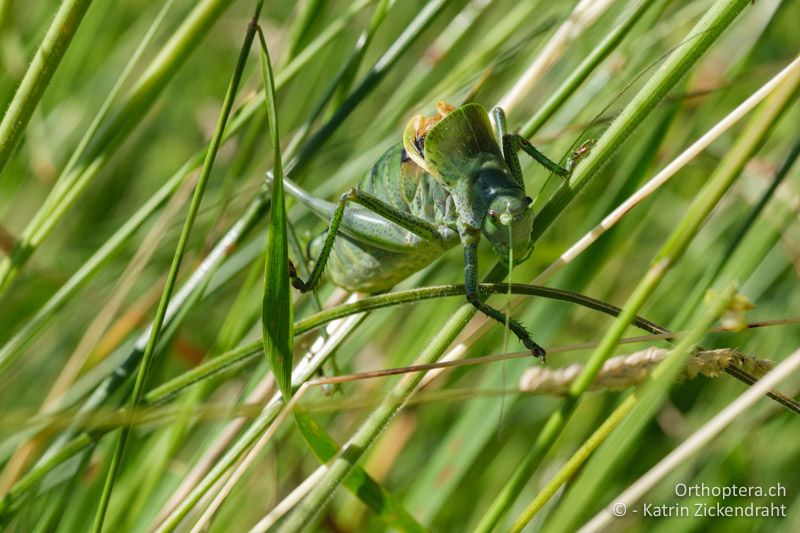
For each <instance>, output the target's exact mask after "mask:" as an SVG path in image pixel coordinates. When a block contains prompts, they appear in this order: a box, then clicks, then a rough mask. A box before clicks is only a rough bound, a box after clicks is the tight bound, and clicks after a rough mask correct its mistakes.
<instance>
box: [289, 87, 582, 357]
mask: <svg viewBox="0 0 800 533" xmlns="http://www.w3.org/2000/svg"><path fill="white" fill-rule="evenodd" d="M437 110H438V114H437V115H435V116H433V117H424V116H418V117H415V118H414V119H412V120H411V121H410V122H409V123H408V126H407V127H406V129H405V132H404V134H403V142H402V143H398V144H396V145H394V146H392V147H391V148H389V149H388V150H387V151H386V152H385V153H384V154H383V155H382V156H381V157H380V159H378V161H377V162H376V163H375V165H374V166H373V167H372V169H371V170H370V171H369V172H368V173H367V174H366V175H365V176H364V178H363V179H362V180H361V181H360V183H359V184H358V186H357V187H354V188H352V189H350V190H348V191H347V192H345V193H344V194H342V195H341V196H340V198H339V201H338V203H332V202H327V201H325V200H321V199H319V198H316V197H314V196H312V195H311V194H310V193H308V192H306V191H305V190H303V189H301V188H300V187H299V186H297V185H296V184H295V183H293V182H291V181H290V180H285V188H286V191H287V192H288V193H289V194H291V195H292V196H294V197H295V198H296V199H297V200H298V201H300V202H301V203H302V204H304V205H305V206H307V207H308V208H309V209H311V210H312V211H313V212H314V213H315V214H316V215H317V216H319V217H320V218H322V219H324V220H330V226H329V227H328V230H327V231H326V232H325V233H323V234H322V235H320V236H318V237H317V238H315V239H314V240H313V241H312V242H311V245H310V254H311V255H312V256H316V257H317V260H316V263H315V265H314V268H313V270H312V271H311V273H310V275H309V278H308V280H307V281H303V280H302V279H300V277H299V276H298V274H297V272H296V270H295V268H294V266H293V265H291V264H290V269H289V270H290V275H291V276H292V285H293V286H294V287H295V288H297V289H299V290H300V291H302V292H306V291H310V290H312V289H313V288H314V287H315V286H316V285H317V283H318V282H319V280H320V277H321V276H322V272H323V270H324V269H325V268H326V266H327V268H328V275H329V277H330V278H331V280H332V281H333V283H334V284H336V285H338V286H340V287H343V288H345V289H348V290H351V291H360V292H368V293H376V292H383V291H387V290H389V289H391V288H392V287H393V286H394V285H396V284H397V283H399V282H400V281H402V280H403V279H405V278H407V277H408V276H410V275H411V274H413V273H414V272H417V271H418V270H421V269H422V268H424V267H425V266H426V265H428V264H430V263H431V262H432V261H433V260H434V259H436V258H437V257H439V256H440V255H442V254H443V253H444V252H445V251H447V250H448V249H450V248H452V247H454V246H456V245H457V244H459V243H460V244H461V245H462V246H463V248H464V278H465V287H466V289H465V292H466V297H467V300H468V301H469V302H470V303H471V304H472V305H474V306H475V307H476V308H477V309H478V310H479V311H480V312H482V313H484V314H485V315H487V316H489V317H491V318H493V319H494V320H496V321H498V322H500V323H501V324H503V325H505V324H506V323H508V325H509V328H510V329H511V331H512V332H513V333H514V334H515V335H516V336H517V337H518V338H519V340H520V341H521V342H522V344H524V345H525V347H526V348H528V349H529V350H530V351H531V353H533V355H535V356H537V357H542V358H543V357H544V355H545V350H544V349H543V348H542V347H541V346H539V345H538V344H537V343H536V342H534V340H533V339H532V338H531V336H530V334H529V333H528V331H527V330H526V329H525V328H524V327H523V326H522V325H521V324H520V323H519V322H517V321H516V320H514V319H510V318H508V319H507V317H506V315H505V314H504V313H503V312H501V311H499V310H498V309H495V308H494V307H491V306H490V305H488V304H486V303H484V302H483V301H482V300H481V299H480V298H479V297H478V256H477V247H478V242H479V241H480V239H481V236H483V237H485V238H486V240H487V241H488V242H489V243H490V244H491V246H492V248H493V249H494V251H495V252H496V253H497V255H498V256H499V257H500V259H501V260H502V261H503V262H504V263H505V264H508V262H509V258H511V262H512V263H513V264H518V263H521V262H522V261H524V260H526V259H527V258H528V257H529V255H530V253H531V251H532V249H533V245H532V241H531V231H532V227H533V212H532V210H531V205H530V204H531V203H532V201H531V198H530V197H529V196H527V195H526V193H525V183H524V180H523V176H522V169H521V167H520V163H519V159H518V158H517V152H518V151H519V150H523V151H524V152H526V153H527V154H529V155H530V156H531V157H532V158H533V159H535V160H536V161H537V162H539V163H540V164H541V165H542V166H544V167H545V168H547V169H548V170H550V171H551V172H553V173H555V174H557V175H559V176H561V177H564V178H567V177H569V175H570V174H571V172H572V169H573V167H574V165H575V163H576V162H577V161H578V159H579V158H581V157H583V155H585V154H586V153H587V152H588V151H589V149H590V147H591V144H592V141H588V142H586V143H584V144H583V145H582V146H581V147H580V148H578V150H576V151H575V152H574V153H573V154H572V155H571V156H570V158H569V159H568V160H567V164H566V166H565V167H562V166H560V165H558V164H557V163H555V162H553V161H551V160H550V159H548V158H547V157H546V156H545V155H544V154H542V153H541V152H540V151H539V150H537V149H536V148H535V147H534V146H533V145H532V144H531V143H529V142H528V141H527V139H525V138H524V137H522V136H520V135H518V134H514V133H507V132H506V131H505V129H506V128H505V124H506V122H505V114H504V113H503V110H502V109H500V108H495V109H493V110H492V114H493V118H494V119H495V124H496V127H497V137H495V134H494V133H493V131H492V126H491V123H490V121H489V115H488V113H487V112H486V109H485V108H484V107H483V106H481V105H480V104H476V103H469V104H465V105H463V106H461V107H459V108H458V109H454V108H453V107H451V106H449V105H447V104H444V103H441V102H440V103H439V104H437ZM351 203H352V204H355V205H350V204H351Z"/></svg>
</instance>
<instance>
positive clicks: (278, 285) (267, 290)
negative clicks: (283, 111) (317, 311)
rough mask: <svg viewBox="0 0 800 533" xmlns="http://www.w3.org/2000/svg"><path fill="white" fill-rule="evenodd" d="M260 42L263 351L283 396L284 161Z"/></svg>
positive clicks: (286, 383) (287, 346)
mask: <svg viewBox="0 0 800 533" xmlns="http://www.w3.org/2000/svg"><path fill="white" fill-rule="evenodd" d="M258 39H259V42H260V43H261V73H262V76H263V77H264V87H265V88H266V91H267V99H266V105H267V113H268V114H269V129H270V136H271V137H272V149H273V152H274V154H275V161H274V163H273V170H272V172H273V175H274V179H273V180H272V215H271V218H270V225H269V233H268V234H267V250H266V254H265V257H266V266H265V271H264V304H263V307H262V313H261V324H262V329H263V334H264V337H263V342H264V355H266V357H267V361H268V362H269V364H270V366H271V367H272V372H273V374H275V381H276V382H277V383H278V388H279V389H280V391H281V393H282V394H283V397H284V398H285V399H286V400H288V399H289V398H291V397H292V347H293V345H294V339H293V333H292V292H291V290H292V289H291V286H290V284H289V245H288V241H287V236H286V202H285V199H284V196H283V165H282V163H281V146H280V138H279V137H278V112H277V108H276V105H275V83H274V80H273V77H272V65H271V64H270V60H269V51H268V50H267V42H266V40H265V39H264V33H263V32H262V31H261V29H259V30H258Z"/></svg>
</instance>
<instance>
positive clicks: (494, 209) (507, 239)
mask: <svg viewBox="0 0 800 533" xmlns="http://www.w3.org/2000/svg"><path fill="white" fill-rule="evenodd" d="M530 204H531V201H530V198H528V197H526V196H523V195H521V194H519V193H518V191H517V190H511V191H503V192H499V193H498V194H496V195H494V196H493V197H492V199H491V201H490V202H489V209H488V210H487V211H486V217H484V219H483V227H482V228H481V233H483V235H484V237H486V240H488V241H489V243H490V244H491V245H492V248H493V249H494V251H495V253H496V254H497V255H498V256H499V257H500V259H501V260H502V261H503V262H504V263H506V264H507V263H509V262H512V263H513V264H515V265H516V264H519V263H521V262H523V261H525V260H526V259H527V258H528V256H529V255H530V254H531V251H532V250H533V246H531V228H532V227H533V211H531V208H530Z"/></svg>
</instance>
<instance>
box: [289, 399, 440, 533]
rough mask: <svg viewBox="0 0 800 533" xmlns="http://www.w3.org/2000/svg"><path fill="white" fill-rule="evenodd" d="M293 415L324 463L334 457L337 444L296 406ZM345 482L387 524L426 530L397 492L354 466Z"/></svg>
mask: <svg viewBox="0 0 800 533" xmlns="http://www.w3.org/2000/svg"><path fill="white" fill-rule="evenodd" d="M294 419H295V422H297V427H298V429H299V430H300V433H301V434H302V435H303V438H304V439H305V441H306V443H307V444H308V446H309V447H310V448H311V449H312V450H313V452H314V454H315V455H316V456H317V458H318V459H319V460H320V461H322V462H323V463H326V462H328V461H329V460H331V459H333V457H334V456H336V454H337V453H338V452H339V449H340V448H339V445H338V444H337V443H336V441H335V440H333V438H332V437H331V436H330V435H328V433H327V432H326V431H325V430H324V429H323V428H322V426H320V425H319V424H318V423H317V422H316V421H315V420H314V419H313V418H312V417H311V416H310V415H309V414H308V413H307V412H306V411H305V410H303V409H299V408H298V409H295V411H294ZM344 486H345V487H347V489H348V490H349V491H350V492H352V493H353V495H354V496H356V497H357V498H359V499H360V500H361V501H362V502H364V505H366V506H367V507H369V508H370V509H371V510H372V511H373V512H374V513H375V514H376V515H377V517H378V518H380V519H381V520H382V521H383V522H384V523H385V524H386V525H387V526H389V527H391V528H393V529H396V530H398V531H407V532H422V531H427V529H426V528H424V527H423V526H422V525H421V524H419V522H417V521H416V519H414V517H413V516H412V515H411V514H409V512H408V511H406V510H405V509H404V508H403V506H402V504H401V503H400V502H399V500H398V499H397V497H396V496H394V495H393V494H392V493H390V492H388V491H387V490H386V489H385V488H383V486H381V485H380V483H378V482H377V481H375V480H374V479H373V478H372V477H370V475H369V474H367V472H366V471H365V470H364V469H363V468H361V467H359V466H357V467H356V468H354V469H353V471H352V472H351V473H350V474H349V475H348V476H347V478H345V480H344Z"/></svg>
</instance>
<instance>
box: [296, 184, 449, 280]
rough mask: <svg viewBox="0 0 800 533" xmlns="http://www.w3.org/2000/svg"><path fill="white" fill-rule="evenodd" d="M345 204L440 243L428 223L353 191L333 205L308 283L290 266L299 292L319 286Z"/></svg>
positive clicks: (345, 194)
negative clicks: (352, 203) (355, 204)
mask: <svg viewBox="0 0 800 533" xmlns="http://www.w3.org/2000/svg"><path fill="white" fill-rule="evenodd" d="M348 202H355V203H357V204H360V205H362V206H363V207H366V208H367V209H369V210H370V211H372V212H374V213H376V214H378V215H380V216H381V217H383V218H385V219H386V220H388V221H389V222H392V223H394V224H397V225H398V226H400V227H401V228H403V229H405V230H408V231H410V232H411V233H413V234H415V235H417V236H418V237H420V238H421V239H425V240H440V239H441V236H440V234H439V231H438V228H437V227H436V226H435V225H433V224H431V223H430V222H428V221H426V220H422V219H420V218H417V217H415V216H414V215H411V214H409V213H406V212H405V211H401V210H400V209H397V208H396V207H394V206H392V205H389V204H387V203H386V202H384V201H383V200H381V199H380V198H376V197H375V196H372V195H371V194H367V193H365V192H361V191H359V190H358V189H356V188H352V189H350V190H349V191H347V192H345V193H343V194H342V195H341V196H340V197H339V202H338V203H337V204H336V209H335V210H334V212H333V216H332V217H331V223H330V226H329V227H328V234H327V236H326V237H325V243H324V244H323V246H322V250H321V251H320V253H319V257H318V258H317V261H316V263H315V264H314V269H313V270H312V271H311V274H310V275H309V276H308V281H303V280H302V279H300V277H299V276H298V275H297V270H296V269H295V267H294V265H293V264H292V263H291V262H290V263H289V276H290V277H291V278H292V285H293V286H294V288H296V289H298V290H299V291H300V292H308V291H311V290H313V289H314V287H316V286H317V284H318V283H319V280H320V278H321V277H322V272H323V271H324V270H325V265H326V264H327V262H328V258H329V257H330V255H331V250H333V243H334V241H335V240H336V234H337V232H338V231H339V227H340V226H341V224H342V219H343V218H344V210H345V207H346V206H347V203H348ZM398 244H402V243H398Z"/></svg>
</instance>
